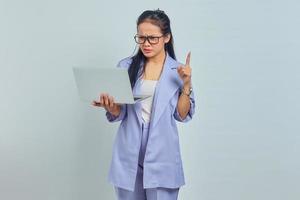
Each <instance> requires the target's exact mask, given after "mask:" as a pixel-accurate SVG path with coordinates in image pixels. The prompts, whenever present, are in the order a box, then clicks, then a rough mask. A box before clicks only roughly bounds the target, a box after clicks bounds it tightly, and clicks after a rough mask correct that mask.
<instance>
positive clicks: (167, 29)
mask: <svg viewBox="0 0 300 200" xmlns="http://www.w3.org/2000/svg"><path fill="white" fill-rule="evenodd" d="M148 20H149V21H150V22H151V23H153V24H154V25H157V26H158V27H160V29H161V32H162V34H163V35H167V34H170V40H169V42H168V43H166V44H165V51H167V53H168V54H169V55H170V56H171V57H172V58H173V59H175V60H176V56H175V52H174V47H173V35H172V31H171V26H170V19H169V17H168V16H167V15H166V14H165V12H164V11H162V10H159V9H157V10H146V11H144V12H143V13H142V14H141V15H140V16H139V17H138V19H137V23H136V24H137V27H138V26H139V25H140V24H141V23H143V22H144V21H148ZM145 61H146V57H145V56H144V54H143V52H142V51H141V49H139V50H138V52H137V53H136V54H135V55H134V56H133V57H132V62H131V64H130V66H129V69H128V74H129V78H130V83H131V87H132V88H133V87H134V85H135V83H136V81H137V79H138V76H140V75H141V74H138V73H139V69H140V68H141V67H142V71H141V72H144V70H145Z"/></svg>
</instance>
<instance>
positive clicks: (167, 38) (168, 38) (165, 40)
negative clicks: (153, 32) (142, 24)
mask: <svg viewBox="0 0 300 200" xmlns="http://www.w3.org/2000/svg"><path fill="white" fill-rule="evenodd" d="M170 39H171V34H170V33H168V34H167V35H166V36H165V37H164V42H165V44H167V43H168V42H169V41H170Z"/></svg>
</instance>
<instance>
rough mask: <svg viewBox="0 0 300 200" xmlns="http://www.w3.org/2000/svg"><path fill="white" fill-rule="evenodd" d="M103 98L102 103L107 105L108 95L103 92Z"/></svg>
mask: <svg viewBox="0 0 300 200" xmlns="http://www.w3.org/2000/svg"><path fill="white" fill-rule="evenodd" d="M103 99H104V105H105V106H108V103H109V102H108V95H107V94H105V95H104V96H103Z"/></svg>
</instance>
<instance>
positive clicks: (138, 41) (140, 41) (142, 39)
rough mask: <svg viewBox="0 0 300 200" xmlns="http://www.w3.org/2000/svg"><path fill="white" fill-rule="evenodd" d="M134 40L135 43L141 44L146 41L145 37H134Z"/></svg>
mask: <svg viewBox="0 0 300 200" xmlns="http://www.w3.org/2000/svg"><path fill="white" fill-rule="evenodd" d="M134 39H135V42H136V43H138V44H143V43H144V42H145V40H146V37H144V36H139V35H136V36H134Z"/></svg>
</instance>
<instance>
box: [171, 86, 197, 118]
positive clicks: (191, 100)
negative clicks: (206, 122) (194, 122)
mask: <svg viewBox="0 0 300 200" xmlns="http://www.w3.org/2000/svg"><path fill="white" fill-rule="evenodd" d="M178 95H180V90H179V91H178ZM190 105H191V106H190V110H189V112H188V113H187V115H186V117H185V118H184V119H182V118H181V117H180V115H179V112H178V109H177V105H176V108H175V112H174V114H173V116H174V118H175V119H176V120H177V121H179V122H188V121H190V120H191V119H192V118H193V115H194V113H195V98H194V91H192V93H191V95H190Z"/></svg>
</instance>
